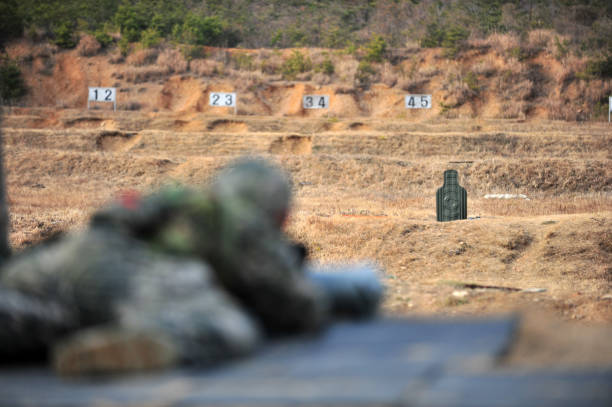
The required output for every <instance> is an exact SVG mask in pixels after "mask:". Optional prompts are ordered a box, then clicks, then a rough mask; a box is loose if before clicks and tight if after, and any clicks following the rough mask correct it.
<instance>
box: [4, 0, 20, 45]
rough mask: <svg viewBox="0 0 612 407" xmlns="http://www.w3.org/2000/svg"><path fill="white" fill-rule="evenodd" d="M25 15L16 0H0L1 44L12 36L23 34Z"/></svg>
mask: <svg viewBox="0 0 612 407" xmlns="http://www.w3.org/2000/svg"><path fill="white" fill-rule="evenodd" d="M23 26H24V24H23V16H22V15H21V14H20V13H19V7H18V6H17V1H15V0H3V1H2V2H0V46H1V45H2V43H3V42H4V41H6V40H8V39H10V38H16V37H20V36H21V35H23Z"/></svg>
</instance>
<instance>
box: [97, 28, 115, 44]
mask: <svg viewBox="0 0 612 407" xmlns="http://www.w3.org/2000/svg"><path fill="white" fill-rule="evenodd" d="M93 36H94V37H95V39H96V40H97V41H98V42H99V43H100V45H101V46H102V48H106V47H108V46H109V45H110V44H112V43H113V38H112V37H111V36H110V35H108V34H107V33H106V31H102V30H98V31H96V32H94V34H93Z"/></svg>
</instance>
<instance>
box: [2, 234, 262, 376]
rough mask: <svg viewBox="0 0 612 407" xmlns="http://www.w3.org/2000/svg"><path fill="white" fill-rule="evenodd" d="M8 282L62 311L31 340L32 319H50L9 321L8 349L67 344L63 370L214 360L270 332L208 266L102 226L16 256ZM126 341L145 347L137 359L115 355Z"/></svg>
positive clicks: (59, 357) (60, 362)
mask: <svg viewBox="0 0 612 407" xmlns="http://www.w3.org/2000/svg"><path fill="white" fill-rule="evenodd" d="M2 285H3V286H4V287H5V289H11V290H14V291H13V292H15V291H16V292H17V293H19V294H20V295H26V296H27V299H28V301H30V302H36V301H38V302H47V303H49V302H51V301H53V304H54V305H56V308H55V309H56V311H55V312H54V313H50V312H48V313H47V314H48V315H43V316H42V317H39V318H38V320H42V321H44V324H42V326H44V327H45V329H44V331H43V332H44V336H42V337H41V339H40V341H39V342H38V343H34V344H31V345H29V347H28V346H25V345H24V344H23V340H24V338H25V339H27V338H30V337H31V335H32V334H33V332H32V327H31V326H32V325H33V326H38V327H39V328H37V329H38V330H41V328H40V326H41V324H40V323H38V324H36V323H32V324H30V325H25V326H24V325H23V324H20V323H18V322H20V321H12V322H13V323H11V324H8V328H7V327H3V328H4V329H5V330H6V331H8V332H11V334H10V335H7V336H11V337H12V340H9V339H10V338H5V341H6V343H3V344H2V346H1V350H0V353H6V354H9V353H10V352H11V351H13V352H16V351H17V352H18V351H21V353H22V354H23V353H24V352H25V351H36V350H37V348H36V346H38V347H39V348H38V350H40V347H45V346H46V347H50V346H54V345H56V344H58V343H59V344H60V345H61V346H59V347H58V348H57V349H56V352H55V359H56V360H55V363H56V367H57V368H58V370H60V371H61V372H63V373H81V372H87V373H94V372H98V371H113V370H132V369H139V368H153V367H161V366H166V365H170V364H174V363H177V362H196V363H200V364H208V363H212V362H216V361H218V360H223V359H227V358H229V357H232V356H238V355H242V354H246V353H250V352H252V351H253V350H255V349H256V347H257V345H258V344H259V342H260V338H261V332H260V329H259V327H258V326H257V324H256V323H255V322H254V321H253V320H252V319H251V318H249V317H248V316H247V314H246V313H245V312H244V311H243V310H242V309H241V308H240V306H239V305H238V304H236V303H235V301H233V300H232V299H231V298H230V297H228V296H227V295H226V294H225V293H224V291H223V290H221V289H220V288H219V287H218V285H217V284H216V282H215V281H214V277H213V275H212V273H211V272H210V268H209V267H207V266H206V265H205V264H203V263H202V262H198V261H194V260H192V259H182V258H176V257H173V256H167V255H160V254H158V253H156V252H154V251H151V250H150V249H149V248H148V247H146V245H144V244H142V242H139V241H137V240H135V239H132V238H129V237H126V236H124V235H122V234H119V233H115V232H113V231H110V230H104V229H101V228H92V229H90V230H87V231H85V232H83V233H80V234H75V235H71V236H67V237H66V238H64V239H63V240H61V241H60V242H58V243H55V244H52V245H48V246H44V247H40V248H37V249H34V250H33V251H32V252H29V253H25V254H23V255H22V256H19V257H18V258H15V259H13V260H12V261H11V262H10V263H9V264H8V265H7V267H6V269H5V272H4V273H3V275H2ZM13 295H15V294H13ZM47 307H48V305H47ZM35 311H36V310H35ZM21 314H22V313H21ZM53 315H55V316H56V318H55V319H50V316H53ZM32 319H33V320H34V321H37V319H36V315H33V318H32ZM84 329H88V330H87V331H83V330H84ZM69 334H74V335H72V336H70V335H69ZM11 344H12V345H11ZM62 344H63V345H62ZM203 344H204V346H203ZM126 345H127V346H130V347H132V348H135V349H132V350H131V351H130V352H124V356H125V357H129V359H126V358H125V357H124V358H123V359H115V360H113V357H114V358H117V355H116V354H115V355H112V353H117V352H119V354H120V353H121V350H119V351H118V348H121V347H122V346H123V347H125V346H126ZM137 348H144V350H142V349H141V350H138V349H137ZM147 349H149V351H147ZM134 352H136V354H134ZM138 352H144V353H140V354H139V353H138Z"/></svg>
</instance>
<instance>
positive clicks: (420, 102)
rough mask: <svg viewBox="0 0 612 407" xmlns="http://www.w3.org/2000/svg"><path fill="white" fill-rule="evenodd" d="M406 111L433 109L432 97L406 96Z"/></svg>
mask: <svg viewBox="0 0 612 407" xmlns="http://www.w3.org/2000/svg"><path fill="white" fill-rule="evenodd" d="M406 109H431V95H406Z"/></svg>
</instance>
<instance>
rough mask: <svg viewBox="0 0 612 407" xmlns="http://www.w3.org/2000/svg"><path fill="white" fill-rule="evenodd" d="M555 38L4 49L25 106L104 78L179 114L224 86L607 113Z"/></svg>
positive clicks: (278, 111)
mask: <svg viewBox="0 0 612 407" xmlns="http://www.w3.org/2000/svg"><path fill="white" fill-rule="evenodd" d="M555 38H556V37H555V36H554V35H553V34H552V33H551V32H548V31H533V32H531V34H530V36H529V41H528V42H527V43H525V44H522V45H521V47H522V48H521V49H523V50H525V56H523V57H518V56H513V54H512V50H513V49H515V48H516V47H517V46H518V44H519V39H518V38H517V37H514V36H512V35H496V36H491V37H489V39H487V40H486V41H477V42H474V43H472V44H471V45H470V46H469V47H467V48H465V49H464V50H463V51H462V52H461V53H459V54H458V55H457V56H456V57H455V58H449V57H448V56H446V55H445V51H444V50H443V49H441V48H437V49H421V48H413V49H401V50H395V51H389V54H388V56H387V57H388V59H389V60H384V61H382V62H364V60H361V62H360V60H359V58H360V57H359V55H358V54H355V55H353V54H347V53H345V52H343V51H334V50H325V49H285V50H282V51H281V50H238V49H220V48H206V49H203V50H202V51H201V52H202V53H201V55H200V57H197V58H196V57H193V58H186V57H185V56H184V55H183V54H182V53H181V52H179V50H177V49H174V48H173V47H172V46H170V45H166V46H160V47H156V48H151V49H134V50H133V51H132V52H131V53H130V54H129V55H128V56H127V57H125V58H124V57H123V56H122V55H121V54H119V53H118V52H117V51H114V50H108V51H103V50H100V49H99V46H98V47H95V46H93V48H92V49H93V51H92V50H90V49H89V48H88V47H92V45H91V44H90V43H89V42H87V41H86V40H84V42H83V41H82V44H81V45H80V46H79V47H77V48H76V49H75V50H71V51H66V50H60V49H58V48H57V47H55V46H52V45H49V44H44V43H43V44H34V43H31V42H29V41H26V40H22V41H17V42H12V43H11V44H9V45H8V46H7V48H6V52H7V54H8V56H9V57H10V58H12V59H13V60H17V61H20V62H19V64H20V66H21V69H22V72H23V75H24V77H25V83H26V86H27V88H28V95H27V96H26V97H25V99H23V100H22V101H21V102H20V104H21V105H24V106H32V107H35V106H39V107H60V108H72V109H74V108H84V107H85V106H87V87H88V86H104V87H116V88H117V89H118V108H119V109H120V110H130V111H144V112H168V111H171V112H177V113H181V114H185V115H188V114H192V113H204V114H208V115H219V114H227V113H233V110H228V109H225V110H224V109H223V108H217V107H211V106H209V103H208V102H209V100H208V98H209V93H210V92H214V91H226V92H227V91H232V92H236V93H237V94H238V108H237V113H238V115H266V116H296V117H303V116H306V117H327V118H329V119H330V120H332V119H333V118H341V117H386V118H396V119H404V120H409V121H419V120H423V119H433V118H437V117H440V116H441V117H445V118H457V117H463V118H499V119H531V118H537V119H554V120H558V119H561V120H572V121H574V120H577V121H584V120H589V121H592V120H605V119H607V107H608V106H607V102H608V100H607V97H608V95H609V94H612V80H611V79H597V78H595V77H589V76H588V75H586V74H585V72H586V70H587V68H588V61H589V60H588V59H587V58H578V57H569V56H568V57H566V58H559V57H558V55H557V54H556V51H555V48H554V41H555ZM86 39H89V40H91V41H95V39H93V38H91V37H86ZM94 44H95V43H94ZM85 55H92V56H85ZM390 61H391V62H390ZM325 69H327V70H325ZM309 93H315V94H326V95H329V97H330V107H329V109H318V110H305V109H303V108H302V106H301V103H302V96H303V95H304V94H309ZM406 94H431V95H433V96H432V97H433V99H432V100H433V102H432V108H431V109H422V110H407V109H406V108H405V106H404V96H405V95H406ZM94 108H102V109H103V108H108V106H104V105H101V104H98V105H97V106H94Z"/></svg>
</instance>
